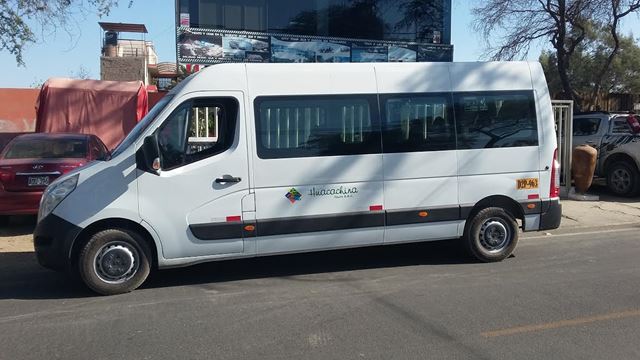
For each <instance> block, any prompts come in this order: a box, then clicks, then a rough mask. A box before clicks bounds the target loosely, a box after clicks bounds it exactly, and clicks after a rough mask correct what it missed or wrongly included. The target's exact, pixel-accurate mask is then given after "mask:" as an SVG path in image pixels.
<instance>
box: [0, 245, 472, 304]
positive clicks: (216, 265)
mask: <svg viewBox="0 0 640 360" xmlns="http://www.w3.org/2000/svg"><path fill="white" fill-rule="evenodd" d="M470 262H471V261H470V260H469V258H468V257H466V256H465V255H464V253H463V252H462V251H461V248H460V247H459V246H458V244H457V243H456V242H454V241H440V242H431V243H417V244H406V245H393V246H379V247H370V248H362V249H349V250H339V251H326V252H318V253H308V254H295V255H280V256H270V257H263V258H252V259H242V260H229V261H222V262H213V263H206V264H200V265H196V266H191V267H186V268H180V269H171V270H163V271H159V272H155V273H153V274H152V276H151V278H150V279H149V280H148V281H147V282H146V283H145V284H144V285H143V286H142V287H143V288H146V289H154V288H166V287H173V286H184V285H203V284H209V283H221V282H227V281H237V280H245V279H260V278H272V277H274V278H286V277H290V276H297V275H309V274H322V273H334V272H344V271H352V270H366V269H379V268H390V267H401V266H416V265H448V264H462V263H470ZM90 296H95V294H93V293H91V292H90V291H89V290H87V289H86V288H85V287H84V286H83V285H82V284H81V283H80V282H79V280H77V279H75V278H73V277H72V276H70V275H67V274H64V273H58V272H54V271H50V270H47V269H44V268H42V267H40V266H39V265H38V263H37V261H36V258H35V254H33V253H0V299H61V298H79V297H90Z"/></svg>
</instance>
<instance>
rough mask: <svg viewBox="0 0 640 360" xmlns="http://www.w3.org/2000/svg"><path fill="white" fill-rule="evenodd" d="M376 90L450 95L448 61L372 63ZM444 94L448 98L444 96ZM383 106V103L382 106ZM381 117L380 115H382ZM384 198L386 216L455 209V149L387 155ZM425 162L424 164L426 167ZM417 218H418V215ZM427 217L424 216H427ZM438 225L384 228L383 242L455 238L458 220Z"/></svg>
mask: <svg viewBox="0 0 640 360" xmlns="http://www.w3.org/2000/svg"><path fill="white" fill-rule="evenodd" d="M375 68H376V79H377V82H378V92H379V93H380V94H381V95H382V96H383V98H382V99H381V101H384V95H386V94H389V95H392V94H415V96H416V97H419V96H421V95H424V94H438V93H442V94H448V93H449V92H450V91H451V79H450V77H449V68H450V64H448V63H415V64H376V65H375ZM445 96H448V95H445ZM381 106H382V107H383V108H384V107H385V104H381ZM413 110H414V113H413V114H409V115H412V116H415V117H420V116H423V117H424V116H426V117H427V118H433V117H435V115H434V114H431V113H430V114H427V112H434V111H435V110H434V109H431V108H429V109H427V108H422V107H416V108H415V109H413ZM383 116H384V114H383ZM383 157H384V162H383V168H384V179H385V181H384V196H385V210H387V211H389V212H403V213H404V212H412V211H413V212H414V213H415V214H418V213H419V212H420V211H427V212H432V213H434V214H435V212H438V211H440V209H455V208H457V207H458V204H459V200H458V168H457V153H456V151H455V150H445V151H424V152H405V153H385V154H384V155H383ZM427 164H428V165H427ZM416 216H417V215H416ZM425 219H426V218H425ZM448 220H449V221H447V219H446V218H445V221H444V222H441V221H438V223H430V222H425V223H421V224H411V225H406V224H403V225H400V226H393V225H391V226H387V228H386V229H385V240H384V241H385V243H397V242H404V241H416V240H420V239H424V238H425V234H429V239H431V240H440V239H442V238H451V237H456V236H457V233H458V224H459V223H460V221H459V220H458V219H448Z"/></svg>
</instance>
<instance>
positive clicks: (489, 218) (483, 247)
mask: <svg viewBox="0 0 640 360" xmlns="http://www.w3.org/2000/svg"><path fill="white" fill-rule="evenodd" d="M468 221H470V223H469V224H468V225H467V227H466V229H465V233H464V236H463V242H464V244H465V247H466V249H467V251H468V252H469V254H470V255H472V256H473V257H475V258H476V259H478V260H480V261H483V262H497V261H502V260H504V259H506V258H507V257H508V256H509V255H511V253H513V250H514V249H515V248H516V245H517V243H518V223H517V222H516V220H515V219H514V218H513V216H511V215H510V214H509V213H507V212H506V211H505V210H504V209H502V208H498V207H489V208H486V209H483V210H481V211H480V212H478V213H477V214H476V215H475V216H474V217H473V218H472V219H470V220H468Z"/></svg>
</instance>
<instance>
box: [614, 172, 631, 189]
mask: <svg viewBox="0 0 640 360" xmlns="http://www.w3.org/2000/svg"><path fill="white" fill-rule="evenodd" d="M611 184H612V185H613V188H614V189H615V190H616V191H618V192H621V193H624V192H627V191H628V190H629V189H630V188H631V174H630V173H629V172H628V171H627V170H626V169H616V170H615V171H614V172H613V174H611Z"/></svg>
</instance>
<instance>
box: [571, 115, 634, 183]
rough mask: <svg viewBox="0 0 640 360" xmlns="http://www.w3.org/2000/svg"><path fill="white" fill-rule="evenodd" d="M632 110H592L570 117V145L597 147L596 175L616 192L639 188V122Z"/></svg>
mask: <svg viewBox="0 0 640 360" xmlns="http://www.w3.org/2000/svg"><path fill="white" fill-rule="evenodd" d="M638 119H639V118H638V115H635V114H632V113H624V114H622V113H607V112H591V113H581V114H577V115H575V116H574V117H573V146H574V147H575V146H578V145H582V144H587V145H590V146H593V147H594V148H596V149H597V150H598V161H597V164H596V171H595V175H596V176H598V177H603V178H605V179H606V181H607V187H608V188H609V189H610V190H611V192H613V193H614V194H616V195H622V196H635V195H638V193H639V192H640V172H639V171H638V169H640V123H639V122H638Z"/></svg>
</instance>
